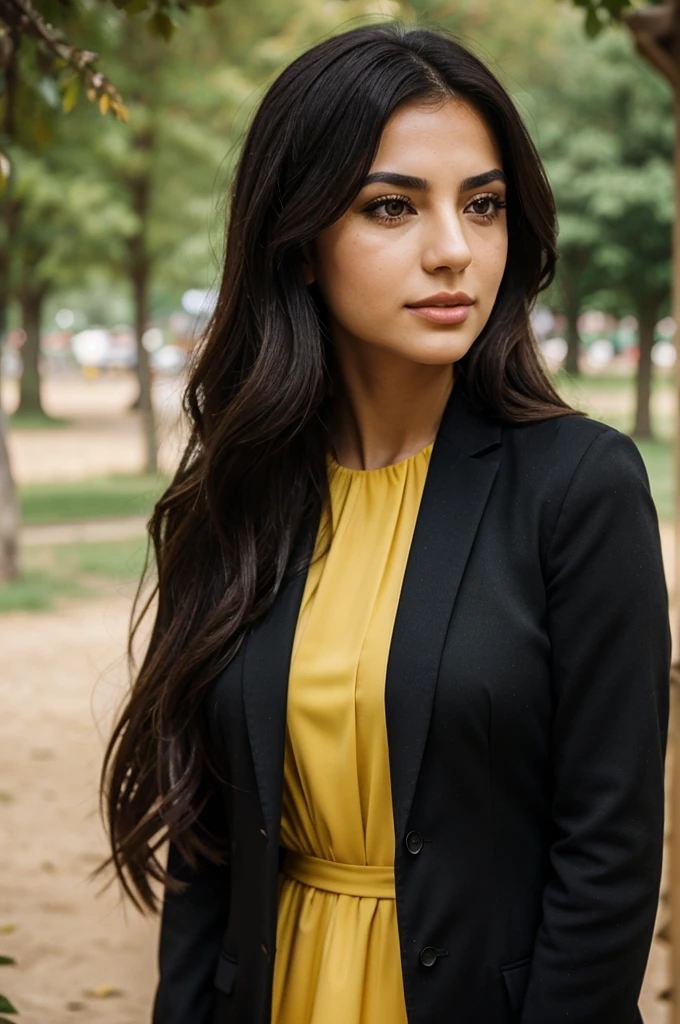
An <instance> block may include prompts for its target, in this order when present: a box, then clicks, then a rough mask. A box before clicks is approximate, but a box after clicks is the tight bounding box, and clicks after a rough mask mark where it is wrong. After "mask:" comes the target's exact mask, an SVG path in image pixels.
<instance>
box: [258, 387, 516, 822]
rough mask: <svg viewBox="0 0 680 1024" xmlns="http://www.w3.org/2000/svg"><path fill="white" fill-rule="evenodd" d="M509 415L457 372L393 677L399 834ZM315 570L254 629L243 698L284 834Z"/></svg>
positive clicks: (403, 602)
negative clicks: (489, 410)
mask: <svg viewBox="0 0 680 1024" xmlns="http://www.w3.org/2000/svg"><path fill="white" fill-rule="evenodd" d="M501 429H502V427H501V423H500V421H497V420H494V419H492V418H491V417H489V416H488V415H487V414H486V413H484V412H481V411H479V410H477V409H475V407H474V405H473V404H472V402H471V401H470V399H469V398H468V396H467V394H466V393H465V390H464V388H463V386H462V384H461V382H460V380H459V379H457V380H456V384H455V385H454V388H453V390H452V392H451V395H450V397H449V401H448V402H447V405H446V407H445V410H444V415H443V417H442V420H441V423H440V426H439V430H438V432H437V437H436V439H435V443H434V446H433V449H432V455H431V457H430V464H429V468H428V473H427V478H426V481H425V487H424V489H423V494H422V498H421V502H420V508H419V512H418V517H417V520H416V525H415V530H414V534H413V540H412V543H411V548H410V552H409V557H408V560H407V565H406V570H405V575H404V579H403V583H402V589H401V595H400V599H399V605H398V609H397V615H396V620H395V625H394V630H393V633H392V639H391V644H390V652H389V658H388V664H387V674H386V681H385V712H386V720H387V732H388V743H389V758H390V774H391V783H392V804H393V811H394V825H395V833H396V839H397V842H399V841H400V840H401V839H402V838H403V836H404V834H405V831H406V825H407V820H408V816H409V813H410V808H411V804H412V801H413V795H414V791H415V786H416V781H417V777H418V772H419V769H420V763H421V761H422V756H423V751H424V748H425V741H426V738H427V732H428V727H429V722H430V715H431V711H432V705H433V701H434V694H435V689H436V683H437V673H438V670H439V662H440V658H441V653H442V650H443V647H444V642H445V639H446V634H447V630H448V628H449V621H450V619H451V615H452V612H453V607H454V604H455V600H456V596H457V594H458V590H459V587H460V583H461V580H462V577H463V573H464V570H465V566H466V564H467V560H468V557H469V554H470V550H471V548H472V544H473V541H474V538H475V535H476V533H477V528H478V526H479V522H480V520H481V517H482V513H483V511H484V507H485V505H486V502H487V499H488V496H489V493H490V491H491V485H492V483H493V480H494V477H495V474H496V471H497V469H498V463H499V458H500V456H499V455H498V454H496V456H495V457H492V458H489V457H484V458H481V457H480V456H483V455H484V456H488V455H489V453H493V452H494V451H495V449H497V448H499V446H500V444H501ZM306 578H307V573H306V571H305V572H302V573H299V574H298V575H297V576H295V577H293V578H292V579H291V580H289V581H288V582H287V583H286V585H285V586H284V587H283V588H282V590H281V592H280V593H279V595H278V597H277V600H276V601H275V603H274V605H273V607H272V609H271V610H270V612H269V613H268V615H267V616H266V617H265V618H264V619H263V620H261V621H260V622H259V623H258V624H257V625H256V626H255V627H253V629H252V630H251V631H250V632H249V634H248V637H247V639H246V644H245V651H244V663H243V665H244V668H243V702H244V710H245V717H246V724H247V728H248V737H249V741H250V747H251V752H252V756H253V764H254V769H255V777H256V780H257V787H258V792H259V797H260V804H261V807H262V813H263V817H264V820H265V826H266V831H267V834H268V835H269V837H270V840H271V839H273V837H276V841H277V842H278V836H279V829H280V817H281V804H282V791H283V766H284V752H285V730H286V705H287V695H288V674H289V670H290V661H291V654H292V647H293V639H294V635H295V628H296V624H297V616H298V612H299V608H300V604H301V601H302V595H303V592H304V586H305V582H306Z"/></svg>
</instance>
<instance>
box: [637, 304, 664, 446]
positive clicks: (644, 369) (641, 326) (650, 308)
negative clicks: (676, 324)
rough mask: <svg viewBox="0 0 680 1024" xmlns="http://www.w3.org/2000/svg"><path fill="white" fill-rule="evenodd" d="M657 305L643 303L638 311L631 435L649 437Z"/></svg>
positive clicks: (650, 433)
mask: <svg viewBox="0 0 680 1024" xmlns="http://www.w3.org/2000/svg"><path fill="white" fill-rule="evenodd" d="M658 309H659V307H658V305H657V304H656V303H654V304H645V305H644V306H643V307H642V308H640V309H639V311H638V348H639V350H640V359H639V361H638V368H637V375H636V397H635V426H634V427H633V437H637V438H651V436H652V421H651V415H650V398H651V391H652V345H653V344H654V325H655V324H656V320H657V312H658Z"/></svg>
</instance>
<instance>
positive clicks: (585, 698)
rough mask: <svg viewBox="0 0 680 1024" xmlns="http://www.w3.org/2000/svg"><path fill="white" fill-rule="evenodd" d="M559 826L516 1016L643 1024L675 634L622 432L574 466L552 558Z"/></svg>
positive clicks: (638, 469) (580, 1023) (654, 525)
mask: <svg viewBox="0 0 680 1024" xmlns="http://www.w3.org/2000/svg"><path fill="white" fill-rule="evenodd" d="M545 571H546V590H547V602H548V629H549V635H550V641H551V646H552V680H553V687H554V697H555V718H554V725H553V733H552V764H553V773H554V787H555V789H554V801H553V806H552V817H553V822H554V826H555V832H554V841H553V844H552V847H551V850H550V876H549V881H548V883H547V885H546V887H545V890H544V896H543V918H542V922H541V925H540V928H539V931H538V934H537V939H536V944H535V949H534V955H533V960H532V966H531V974H530V978H529V984H528V988H527V993H526V998H525V1002H524V1008H523V1012H522V1018H521V1020H522V1024H548V1022H550V1024H560V1022H564V1024H567V1022H568V1024H634V1022H635V1021H637V1020H638V1019H639V1018H638V1012H637V1001H638V996H639V992H640V987H641V984H642V979H643V976H644V972H645V967H646V963H647V957H648V954H649V948H650V945H651V941H652V934H653V928H654V920H655V914H656V909H657V900H658V892H659V883H660V875H661V859H662V851H663V823H664V756H665V748H666V736H667V728H668V696H669V671H670V630H669V623H668V594H667V589H666V582H665V578H664V570H663V562H662V558H661V546H660V539H659V529H658V521H657V515H656V510H655V507H654V503H653V501H652V498H651V494H650V491H649V481H648V477H647V472H646V470H645V465H644V462H643V461H642V458H641V456H640V454H639V452H638V449H637V447H636V446H635V444H634V443H633V441H631V440H630V438H628V437H627V436H626V435H624V434H621V433H619V432H618V431H615V430H613V429H611V428H607V429H605V430H603V431H602V432H601V433H599V434H598V435H597V436H596V437H595V439H594V440H593V441H592V442H591V444H590V446H589V448H588V449H587V450H586V452H585V454H584V455H583V457H582V458H581V461H580V463H579V465H578V466H577V468H576V470H575V472H574V474H573V477H572V480H571V483H570V485H569V488H568V491H567V494H566V497H565V499H564V502H563V505H562V508H561V511H560V514H559V517H558V520H557V526H556V529H555V533H554V535H553V538H552V541H551V545H550V548H549V550H548V553H547V555H546V563H545Z"/></svg>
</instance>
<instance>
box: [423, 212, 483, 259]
mask: <svg viewBox="0 0 680 1024" xmlns="http://www.w3.org/2000/svg"><path fill="white" fill-rule="evenodd" d="M463 216H464V215H463V214H461V216H460V217H459V216H458V214H457V212H456V211H455V210H454V209H451V208H450V207H449V208H447V209H440V210H438V211H437V213H436V214H433V216H432V217H431V218H428V224H427V226H426V227H425V236H424V238H423V250H422V257H421V259H422V265H423V270H426V271H428V273H434V271H436V270H455V271H457V272H460V271H461V270H465V268H466V267H467V266H468V265H469V264H470V262H471V260H472V251H471V249H470V245H469V243H468V240H467V238H466V235H465V224H464V222H463V220H462V217H463Z"/></svg>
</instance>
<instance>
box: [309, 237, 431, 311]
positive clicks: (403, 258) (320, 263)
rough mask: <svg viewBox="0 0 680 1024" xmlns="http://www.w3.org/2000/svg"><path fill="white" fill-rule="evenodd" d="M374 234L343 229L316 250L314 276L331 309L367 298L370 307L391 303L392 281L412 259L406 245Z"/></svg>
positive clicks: (393, 294)
mask: <svg viewBox="0 0 680 1024" xmlns="http://www.w3.org/2000/svg"><path fill="white" fill-rule="evenodd" d="M395 242H396V240H395V239H390V240H389V241H388V240H387V239H386V238H384V237H380V236H379V235H377V234H371V233H365V232H361V231H347V232H345V233H342V234H340V235H338V236H336V237H335V238H332V239H328V240H324V242H323V244H321V245H319V247H318V249H317V264H316V278H317V281H318V283H319V287H320V289H321V291H322V292H323V294H324V296H325V298H326V301H327V303H328V305H329V307H330V308H331V310H336V311H337V312H340V310H346V309H347V308H351V306H352V304H353V303H354V302H356V300H357V299H366V298H368V297H370V299H371V305H372V307H373V308H374V309H376V310H377V309H379V308H381V307H382V306H383V305H391V306H393V305H394V296H395V282H398V281H403V280H404V272H405V269H406V267H407V266H408V265H409V260H410V259H412V256H411V254H410V253H409V252H408V249H407V246H406V245H404V244H403V243H402V244H401V245H399V244H398V242H397V244H395Z"/></svg>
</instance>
